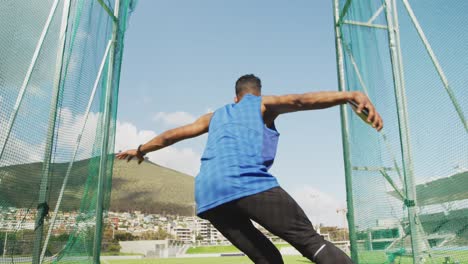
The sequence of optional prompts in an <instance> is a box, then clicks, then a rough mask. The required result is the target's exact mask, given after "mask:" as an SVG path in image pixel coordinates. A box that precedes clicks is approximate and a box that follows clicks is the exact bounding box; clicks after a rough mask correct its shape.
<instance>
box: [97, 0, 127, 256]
mask: <svg viewBox="0 0 468 264" xmlns="http://www.w3.org/2000/svg"><path fill="white" fill-rule="evenodd" d="M119 9H120V0H116V1H115V5H114V17H115V18H117V20H113V21H114V23H113V24H114V25H113V30H112V46H111V50H110V54H109V62H108V66H107V83H106V86H107V87H106V91H105V99H104V115H103V122H102V128H103V129H102V130H101V131H103V137H102V142H101V160H100V163H99V175H98V188H97V194H96V195H97V202H96V229H95V232H94V247H93V263H95V264H99V263H100V255H101V243H102V226H103V212H104V208H103V206H104V193H105V192H104V180H105V178H106V174H107V163H108V159H107V158H108V152H109V125H110V118H111V113H110V112H111V109H112V99H113V98H112V89H113V87H114V86H113V84H114V60H115V52H116V43H117V34H118V33H119V20H118V17H119Z"/></svg>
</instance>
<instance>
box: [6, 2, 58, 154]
mask: <svg viewBox="0 0 468 264" xmlns="http://www.w3.org/2000/svg"><path fill="white" fill-rule="evenodd" d="M57 5H58V0H55V2H54V3H53V4H52V8H51V9H50V12H49V16H48V17H47V21H46V23H45V25H44V28H43V29H42V33H41V36H40V37H39V41H38V42H37V45H36V49H35V50H34V54H33V57H32V60H31V63H30V64H29V68H28V71H27V72H26V76H25V77H24V80H23V84H22V85H21V88H20V91H19V93H18V97H17V98H16V102H15V106H14V107H13V112H12V114H11V116H10V119H9V120H8V125H7V128H6V131H4V132H5V135H6V136H5V139H4V140H3V143H2V147H1V148H0V160H1V159H2V157H3V152H4V151H5V146H6V144H7V142H8V139H9V138H10V134H11V130H12V128H13V124H14V123H15V119H16V116H17V115H18V111H19V107H20V106H21V103H22V102H23V98H24V93H25V92H26V87H27V86H28V84H29V81H30V80H31V75H32V71H33V69H34V66H36V62H37V58H38V57H39V53H40V51H41V50H42V45H43V44H44V39H45V36H46V35H47V32H49V27H50V23H51V22H52V18H53V17H54V15H55V10H56V9H57Z"/></svg>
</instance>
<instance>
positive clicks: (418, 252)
mask: <svg viewBox="0 0 468 264" xmlns="http://www.w3.org/2000/svg"><path fill="white" fill-rule="evenodd" d="M385 10H386V17H387V24H388V28H389V30H388V40H389V47H390V58H391V64H392V73H393V81H394V89H395V100H396V103H397V110H398V111H397V114H398V124H399V133H400V140H401V141H400V147H401V152H402V159H403V161H402V162H403V172H404V185H405V191H406V194H405V196H406V198H407V199H409V200H413V201H416V187H415V183H414V174H413V161H412V153H411V141H410V132H409V122H408V120H409V119H408V112H407V102H406V91H405V81H404V71H403V61H402V56H401V49H400V35H399V28H398V13H397V9H396V2H395V0H385ZM408 219H409V224H410V230H411V242H412V243H411V244H412V250H413V256H414V258H413V263H414V264H419V263H422V262H421V261H422V259H421V257H422V247H421V246H422V245H421V241H422V240H421V239H422V237H421V236H420V232H419V230H418V224H419V223H418V222H419V221H418V217H417V213H416V207H408Z"/></svg>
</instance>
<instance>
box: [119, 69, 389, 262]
mask: <svg viewBox="0 0 468 264" xmlns="http://www.w3.org/2000/svg"><path fill="white" fill-rule="evenodd" d="M234 101H235V103H234V104H228V105H225V106H224V107H221V108H219V109H218V110H216V111H215V112H214V113H209V114H206V115H203V116H202V117H200V118H199V119H198V120H196V121H195V122H194V123H192V124H190V125H186V126H182V127H179V128H175V129H172V130H168V131H166V132H164V133H162V134H161V135H158V136H157V137H155V138H153V139H152V140H150V141H149V142H147V143H146V144H143V145H140V146H139V147H138V149H133V150H127V151H125V152H121V153H119V154H117V158H119V159H128V160H129V161H130V160H131V159H132V158H134V157H136V158H137V159H138V162H139V163H141V162H142V161H143V160H144V155H145V154H146V153H148V152H151V151H155V150H158V149H162V148H164V147H167V146H169V145H172V144H174V143H176V142H178V141H181V140H184V139H188V138H193V137H196V136H199V135H202V134H204V133H206V132H209V134H208V141H207V144H206V148H205V151H204V153H203V155H202V158H201V168H200V173H199V174H198V176H197V177H196V178H195V200H196V203H197V215H198V216H199V217H201V218H204V219H207V220H209V221H210V222H211V223H212V224H213V226H215V227H216V228H217V229H218V230H219V231H220V232H221V233H222V234H223V235H224V236H225V237H226V238H227V239H229V241H231V242H232V244H234V245H235V246H236V247H237V248H239V249H240V250H241V251H243V252H244V253H245V254H246V255H247V256H248V257H249V258H250V259H251V260H252V261H253V262H255V263H262V264H263V263H265V264H266V263H273V264H276V263H283V259H282V257H281V254H280V252H279V251H278V249H277V248H276V247H275V246H274V245H273V243H271V241H270V240H269V239H268V238H267V237H265V236H264V235H263V234H262V233H261V232H260V231H259V230H258V229H256V228H255V227H254V226H253V224H252V222H251V220H254V221H255V222H257V223H258V224H260V225H262V226H263V227H265V228H266V229H267V230H268V231H270V232H271V233H273V234H275V235H277V236H279V237H281V238H282V239H284V240H285V241H287V242H289V243H290V244H291V245H292V246H294V247H295V248H296V249H297V250H299V252H301V253H302V255H304V256H305V257H307V258H308V259H310V260H311V261H314V262H315V263H317V264H341V263H343V264H346V263H352V261H351V260H350V258H349V257H348V256H347V255H346V254H345V253H343V252H342V251H341V250H339V249H338V248H337V247H335V246H334V245H333V244H332V243H330V242H328V241H326V240H324V239H323V237H322V236H320V235H319V234H318V233H317V232H316V231H315V230H314V228H313V226H312V224H311V222H310V221H309V219H308V218H307V216H306V215H305V213H304V211H303V210H302V209H301V208H300V207H299V205H298V204H297V203H296V202H295V201H294V200H293V199H292V198H291V197H290V196H289V195H288V194H287V193H286V192H285V191H284V190H283V189H282V188H281V187H279V185H278V182H277V181H276V178H275V177H274V176H272V175H271V174H270V173H268V169H269V168H270V167H271V166H272V164H273V161H274V158H275V154H276V147H277V143H278V137H279V133H278V132H277V130H276V128H275V119H276V118H277V117H278V116H279V115H282V114H286V113H291V112H296V111H303V110H314V109H321V108H328V107H332V106H335V105H340V104H345V103H347V102H348V101H354V102H355V103H356V104H357V105H358V107H357V112H358V113H360V112H361V111H363V110H364V109H367V111H368V121H369V122H371V123H372V126H373V127H374V128H376V129H377V130H378V131H380V130H381V129H382V126H383V122H382V119H381V117H380V115H379V114H378V113H377V112H376V110H375V108H374V106H373V105H372V103H371V102H370V100H369V99H368V98H367V96H365V95H364V94H362V93H359V92H313V93H305V94H290V95H283V96H261V81H260V79H259V78H257V77H256V76H254V75H244V76H242V77H240V78H239V79H238V80H237V82H236V97H235V99H234Z"/></svg>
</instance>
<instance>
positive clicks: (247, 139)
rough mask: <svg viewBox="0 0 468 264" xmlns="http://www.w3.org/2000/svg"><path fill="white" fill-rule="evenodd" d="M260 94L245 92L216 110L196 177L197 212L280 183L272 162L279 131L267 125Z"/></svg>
mask: <svg viewBox="0 0 468 264" xmlns="http://www.w3.org/2000/svg"><path fill="white" fill-rule="evenodd" d="M261 101H262V98H261V97H260V96H255V95H252V94H246V95H245V96H244V97H243V98H242V100H241V101H240V102H238V103H237V104H229V105H225V106H224V107H221V108H219V109H218V110H216V111H215V112H214V114H213V116H212V117H211V122H210V126H209V132H208V141H207V144H206V147H205V151H204V153H203V155H202V158H201V168H200V173H199V174H198V176H197V177H196V178H195V201H196V203H197V214H200V213H202V212H204V211H206V210H209V209H211V208H214V207H216V206H218V205H221V204H224V203H227V202H229V201H232V200H235V199H239V198H242V197H245V196H249V195H252V194H256V193H259V192H262V191H265V190H268V189H271V188H273V187H276V186H278V182H277V180H276V178H275V177H273V176H272V175H271V174H270V173H269V172H268V169H269V168H270V167H271V166H272V165H273V161H274V159H275V155H276V148H277V145H278V138H279V133H278V132H277V131H276V129H275V128H274V126H273V128H272V129H270V128H268V127H266V126H265V124H264V122H263V117H262V112H261Z"/></svg>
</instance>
